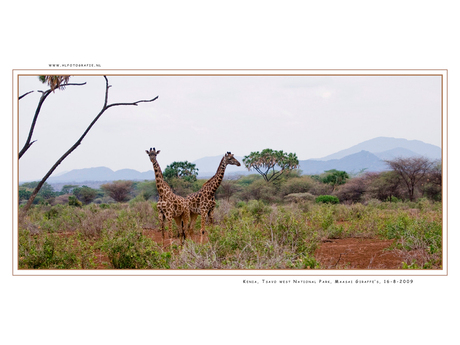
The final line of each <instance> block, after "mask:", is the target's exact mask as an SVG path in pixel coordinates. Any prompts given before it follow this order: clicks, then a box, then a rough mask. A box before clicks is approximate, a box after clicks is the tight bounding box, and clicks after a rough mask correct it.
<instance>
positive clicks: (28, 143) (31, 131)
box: [19, 78, 86, 159]
mask: <svg viewBox="0 0 460 345" xmlns="http://www.w3.org/2000/svg"><path fill="white" fill-rule="evenodd" d="M68 80H69V79H68V78H67V81H68ZM85 84H86V83H80V84H72V83H71V84H66V85H65V86H82V85H85ZM56 87H57V86H56V85H54V84H53V85H51V88H50V89H49V90H46V91H38V92H40V93H41V94H42V95H41V97H40V100H39V101H38V105H37V109H35V115H34V117H33V119H32V124H31V126H30V129H29V135H28V137H27V140H26V142H25V144H24V146H23V148H22V149H21V151H19V159H20V158H21V157H22V156H23V155H24V153H26V151H27V150H28V149H29V147H31V146H32V144H33V143H34V142H35V141H36V140H34V141H32V135H33V134H34V129H35V125H36V123H37V119H38V115H39V114H40V110H41V108H42V105H43V103H44V102H45V100H46V98H47V97H48V96H49V95H50V93H51V92H54V90H55V89H56ZM63 87H64V86H63V85H61V86H60V88H63ZM32 92H33V91H29V92H26V93H25V94H23V95H22V96H20V97H19V99H22V98H23V97H24V96H27V95H28V94H29V93H32Z"/></svg>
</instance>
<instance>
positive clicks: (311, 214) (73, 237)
mask: <svg viewBox="0 0 460 345" xmlns="http://www.w3.org/2000/svg"><path fill="white" fill-rule="evenodd" d="M214 222H215V224H214V226H213V227H211V226H208V227H207V233H208V241H207V242H205V243H203V244H200V243H196V242H193V241H191V240H190V239H187V240H186V241H185V243H184V244H183V245H179V241H176V244H174V245H172V246H165V247H163V246H161V245H160V244H157V243H156V242H155V241H154V240H153V239H151V238H149V237H147V236H145V235H144V233H143V230H145V229H158V213H157V211H156V207H155V204H154V203H152V202H148V201H138V202H130V203H125V204H111V205H104V204H101V205H94V204H92V205H88V206H83V207H81V208H79V207H72V206H68V205H66V206H63V205H56V206H52V207H51V206H36V207H34V208H33V209H31V212H30V213H29V214H28V216H26V217H24V218H22V219H21V220H20V222H19V268H45V269H47V268H56V269H59V268H67V269H69V268H76V269H92V268H96V267H98V265H97V264H96V253H99V254H100V255H103V256H104V257H106V263H105V265H106V267H107V268H117V269H118V268H120V269H122V268H127V269H316V268H322V265H321V262H318V261H317V260H316V259H315V251H316V249H317V248H318V247H319V246H320V245H321V244H322V242H323V241H324V240H326V239H340V238H349V237H361V238H379V239H393V240H394V241H395V245H394V247H393V250H396V251H399V252H401V253H403V254H404V255H405V257H406V258H407V260H406V261H405V264H404V265H403V267H405V268H439V267H440V265H441V263H442V207H441V205H440V203H432V202H429V201H427V200H421V201H420V202H418V203H410V204H409V203H385V202H378V203H375V202H374V203H373V202H370V203H369V204H368V205H362V204H353V205H343V204H339V205H332V204H316V203H314V202H309V201H304V202H296V203H291V204H284V205H268V204H266V203H264V202H262V201H257V200H249V201H247V202H244V201H240V202H238V203H230V202H228V201H225V200H220V201H219V202H218V203H217V207H216V210H215V213H214ZM199 224H200V222H199V220H198V221H197V223H196V227H195V229H196V230H195V231H197V229H198V228H199Z"/></svg>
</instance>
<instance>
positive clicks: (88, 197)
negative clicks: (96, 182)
mask: <svg viewBox="0 0 460 345" xmlns="http://www.w3.org/2000/svg"><path fill="white" fill-rule="evenodd" d="M72 194H73V195H75V196H76V197H77V199H78V200H80V201H81V202H83V203H85V205H88V204H89V203H90V202H92V201H93V200H94V199H96V196H97V190H96V189H93V188H90V187H88V186H81V187H76V188H74V189H73V191H72Z"/></svg>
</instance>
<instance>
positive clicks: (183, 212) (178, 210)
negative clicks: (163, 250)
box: [145, 148, 190, 244]
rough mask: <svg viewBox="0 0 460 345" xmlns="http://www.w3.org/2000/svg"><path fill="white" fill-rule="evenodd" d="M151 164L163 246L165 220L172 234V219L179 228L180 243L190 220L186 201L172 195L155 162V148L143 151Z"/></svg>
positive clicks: (157, 152)
mask: <svg viewBox="0 0 460 345" xmlns="http://www.w3.org/2000/svg"><path fill="white" fill-rule="evenodd" d="M145 152H147V154H148V155H149V157H150V161H151V162H152V163H153V170H154V171H155V182H156V185H157V190H158V195H159V199H158V203H157V208H158V217H159V219H160V226H161V232H162V236H163V244H164V240H165V220H166V222H167V225H168V230H169V232H170V233H171V234H172V219H173V218H174V220H175V221H176V224H177V227H178V228H179V236H180V237H181V243H183V240H184V239H185V229H186V228H187V225H188V221H189V218H190V212H189V209H188V207H187V201H186V200H185V199H184V198H183V197H181V196H179V195H176V194H174V193H173V191H172V189H171V187H169V185H168V184H167V183H166V181H165V180H164V178H163V173H162V172H161V168H160V165H159V164H158V162H157V155H158V154H159V153H160V150H158V151H155V148H153V149H152V148H150V151H148V150H145Z"/></svg>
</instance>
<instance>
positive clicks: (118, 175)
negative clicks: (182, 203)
mask: <svg viewBox="0 0 460 345" xmlns="http://www.w3.org/2000/svg"><path fill="white" fill-rule="evenodd" d="M154 178H155V174H154V173H153V170H151V171H146V172H143V173H141V172H139V171H137V170H133V169H121V170H117V171H113V170H112V169H109V168H106V167H97V168H85V169H74V170H72V171H69V172H68V173H65V174H61V175H59V176H51V177H50V178H49V179H48V181H47V182H49V183H58V182H86V181H116V180H134V181H135V180H140V181H143V180H153V179H154Z"/></svg>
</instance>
